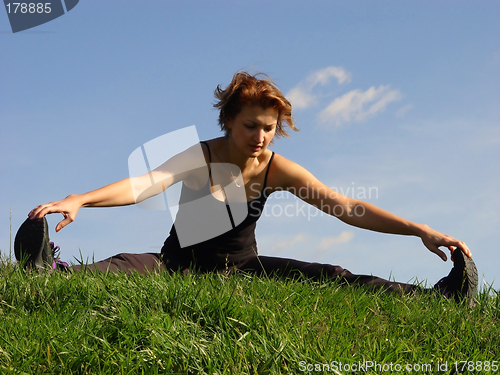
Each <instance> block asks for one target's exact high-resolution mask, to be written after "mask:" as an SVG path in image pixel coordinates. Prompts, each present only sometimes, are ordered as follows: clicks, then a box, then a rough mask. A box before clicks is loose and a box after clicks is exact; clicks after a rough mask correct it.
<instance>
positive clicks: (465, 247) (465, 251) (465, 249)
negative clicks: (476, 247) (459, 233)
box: [448, 240, 472, 259]
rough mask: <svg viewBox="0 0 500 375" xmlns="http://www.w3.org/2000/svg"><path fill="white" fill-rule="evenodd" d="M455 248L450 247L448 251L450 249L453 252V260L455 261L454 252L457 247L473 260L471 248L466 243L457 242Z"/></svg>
mask: <svg viewBox="0 0 500 375" xmlns="http://www.w3.org/2000/svg"><path fill="white" fill-rule="evenodd" d="M453 246H454V247H453ZM453 246H448V249H450V252H451V257H452V259H453V252H454V251H455V250H456V248H457V247H458V248H459V249H461V250H462V251H463V252H464V254H465V255H467V256H468V257H469V258H472V252H471V251H470V249H469V247H468V246H467V245H466V244H465V242H463V241H457V240H455V243H454V244H453Z"/></svg>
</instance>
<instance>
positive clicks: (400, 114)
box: [396, 104, 413, 118]
mask: <svg viewBox="0 0 500 375" xmlns="http://www.w3.org/2000/svg"><path fill="white" fill-rule="evenodd" d="M412 108H413V105H412V104H407V105H405V106H404V107H402V108H400V109H398V111H397V112H396V117H400V118H402V117H404V115H405V114H406V112H408V111H409V110H410V109H412Z"/></svg>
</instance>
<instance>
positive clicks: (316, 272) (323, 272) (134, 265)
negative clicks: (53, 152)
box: [71, 253, 419, 293]
mask: <svg viewBox="0 0 500 375" xmlns="http://www.w3.org/2000/svg"><path fill="white" fill-rule="evenodd" d="M71 268H72V269H73V270H74V271H80V270H84V269H88V270H98V271H102V272H108V271H111V272H119V271H121V272H126V273H128V272H134V271H137V272H139V273H141V274H147V273H148V272H158V271H168V272H175V271H181V272H183V273H186V272H188V267H187V266H186V267H184V268H178V269H171V268H168V267H166V266H165V264H164V263H163V262H162V260H161V256H160V254H157V253H145V254H118V255H115V256H113V257H110V258H108V259H105V260H102V261H100V262H96V263H93V264H89V265H77V266H73V267H71ZM232 269H234V268H232ZM236 269H239V270H241V271H244V272H249V273H254V274H256V275H259V276H278V277H291V278H296V277H306V278H309V279H312V280H315V281H319V280H325V279H332V280H338V281H340V282H342V283H345V284H352V285H365V286H368V287H370V288H373V289H383V290H386V291H391V292H400V293H401V292H405V293H409V292H413V291H415V290H417V289H419V287H418V286H416V285H412V284H404V283H398V282H394V281H389V280H385V279H382V278H380V277H376V276H368V275H354V274H352V273H351V272H350V271H348V270H346V269H344V268H342V267H340V266H334V265H331V264H321V263H309V262H302V261H299V260H295V259H287V258H277V257H269V256H261V255H257V256H255V257H252V258H251V259H248V260H246V261H245V262H243V263H240V264H239V265H238V266H237V267H236ZM205 271H206V270H205Z"/></svg>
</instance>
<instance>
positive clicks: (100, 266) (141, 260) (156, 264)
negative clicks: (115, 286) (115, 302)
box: [70, 253, 166, 275]
mask: <svg viewBox="0 0 500 375" xmlns="http://www.w3.org/2000/svg"><path fill="white" fill-rule="evenodd" d="M70 269H71V270H73V271H76V272H78V271H85V270H90V271H101V272H125V273H132V272H134V271H137V272H138V273H140V274H143V275H144V274H147V273H150V272H158V271H164V270H166V268H165V266H164V265H163V262H162V261H161V257H160V254H157V253H144V254H128V253H123V254H118V255H115V256H112V257H110V258H108V259H105V260H101V261H100V262H96V263H92V264H82V265H76V266H72V267H70Z"/></svg>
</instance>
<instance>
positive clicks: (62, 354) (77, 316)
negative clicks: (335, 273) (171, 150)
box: [0, 264, 500, 375]
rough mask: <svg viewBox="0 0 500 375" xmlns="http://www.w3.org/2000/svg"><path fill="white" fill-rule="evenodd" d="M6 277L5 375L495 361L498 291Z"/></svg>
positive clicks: (194, 278)
mask: <svg viewBox="0 0 500 375" xmlns="http://www.w3.org/2000/svg"><path fill="white" fill-rule="evenodd" d="M0 278H1V279H0V373H2V374H9V373H13V374H14V373H15V374H19V373H26V374H45V373H47V374H99V373H109V374H142V373H144V374H157V373H165V374H210V375H212V374H306V373H331V374H339V373H342V374H346V373H354V372H349V371H345V367H343V368H340V367H339V366H338V364H339V363H340V362H341V363H342V366H345V364H348V365H349V366H352V365H353V364H358V362H360V363H363V362H365V361H371V363H372V365H373V366H375V363H377V364H378V365H379V367H378V368H375V367H372V368H364V369H365V372H364V373H368V374H370V373H387V374H389V373H395V371H384V368H382V367H381V366H383V365H385V369H387V368H389V365H390V364H391V363H392V366H396V365H400V366H402V367H404V366H406V365H419V366H420V365H422V367H421V371H419V372H418V371H414V372H412V373H450V371H451V370H453V369H454V367H455V365H454V362H460V361H474V362H475V364H474V366H476V363H479V362H480V363H481V365H482V366H484V364H485V361H489V362H490V366H491V363H492V362H493V361H500V355H499V348H500V324H499V322H498V321H499V318H500V297H499V295H498V293H497V292H496V291H494V290H490V291H483V292H481V293H480V294H479V295H478V304H477V306H476V307H475V308H468V307H466V306H465V304H457V303H455V302H453V301H450V300H445V299H443V298H440V297H437V296H435V295H432V294H425V295H424V294H419V295H413V296H408V295H404V296H396V295H392V294H384V293H380V292H370V291H367V290H366V289H363V288H355V287H340V286H339V285H337V284H336V283H333V282H324V283H318V282H316V283H315V282H310V281H307V280H294V281H290V280H289V281H284V280H278V279H266V278H256V277H251V276H248V275H244V274H235V275H229V276H228V275H221V274H209V275H188V276H182V275H177V274H176V275H168V274H157V275H150V276H139V275H131V276H126V275H123V274H121V275H106V274H99V273H97V274H90V273H88V274H85V273H79V274H65V273H60V272H56V273H53V274H37V273H29V272H24V271H22V270H20V269H18V268H16V267H12V266H11V265H7V264H4V265H3V266H1V267H0ZM333 361H337V367H334V368H331V367H330V368H328V367H327V366H326V365H331V364H332V362H333ZM368 364H370V362H368ZM438 364H440V365H441V366H443V365H444V364H447V370H448V371H447V372H438V371H437V365H438ZM365 365H366V364H365ZM423 365H426V366H429V365H430V366H432V367H431V369H429V368H428V367H427V368H426V367H423ZM458 366H459V367H461V366H462V367H463V363H462V364H460V363H458ZM308 368H309V369H310V370H311V369H312V371H307V369H308ZM393 368H395V367H393ZM304 370H305V371H304ZM319 370H321V371H319ZM459 370H460V368H459ZM460 372H462V371H458V373H460ZM496 372H497V373H498V372H499V371H496ZM476 373H484V371H483V372H481V371H477V372H476ZM490 373H495V372H493V371H491V370H490Z"/></svg>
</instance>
